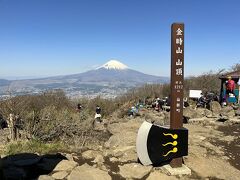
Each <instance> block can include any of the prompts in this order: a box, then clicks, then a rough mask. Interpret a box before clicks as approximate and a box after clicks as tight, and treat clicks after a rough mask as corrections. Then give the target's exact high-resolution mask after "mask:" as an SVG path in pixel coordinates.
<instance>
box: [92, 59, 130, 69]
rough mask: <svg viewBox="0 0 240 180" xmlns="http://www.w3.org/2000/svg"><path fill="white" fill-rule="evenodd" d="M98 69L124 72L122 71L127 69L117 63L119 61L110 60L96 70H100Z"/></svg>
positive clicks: (125, 66)
mask: <svg viewBox="0 0 240 180" xmlns="http://www.w3.org/2000/svg"><path fill="white" fill-rule="evenodd" d="M100 68H105V69H115V70H124V69H128V66H127V65H125V64H123V63H121V62H119V61H117V60H110V61H108V62H107V63H105V64H103V65H102V66H100V67H98V68H96V69H100Z"/></svg>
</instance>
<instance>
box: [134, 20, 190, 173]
mask: <svg viewBox="0 0 240 180" xmlns="http://www.w3.org/2000/svg"><path fill="white" fill-rule="evenodd" d="M171 31H172V38H171V44H172V45H171V46H172V47H171V51H172V52H171V53H172V54H171V97H170V98H171V109H170V128H169V126H158V125H155V124H152V123H149V122H146V121H144V122H143V123H142V125H141V127H140V128H139V130H138V135H137V141H136V148H137V154H138V158H139V160H140V162H141V163H142V164H143V165H149V164H152V165H154V166H159V165H161V164H162V163H166V162H167V163H169V162H170V165H171V167H173V168H178V167H181V166H182V157H183V156H187V155H188V130H187V129H186V128H183V121H182V120H183V81H184V25H183V24H177V23H174V24H172V29H171Z"/></svg>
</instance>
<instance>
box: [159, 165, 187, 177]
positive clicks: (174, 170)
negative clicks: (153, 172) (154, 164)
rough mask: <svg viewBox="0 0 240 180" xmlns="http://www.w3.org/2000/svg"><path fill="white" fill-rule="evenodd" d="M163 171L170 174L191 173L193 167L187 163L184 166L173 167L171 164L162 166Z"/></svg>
mask: <svg viewBox="0 0 240 180" xmlns="http://www.w3.org/2000/svg"><path fill="white" fill-rule="evenodd" d="M161 169H162V171H163V172H164V173H165V174H167V175H169V176H177V175H191V169H189V168H188V167H187V166H186V165H184V164H183V165H182V167H178V168H172V167H171V166H170V165H169V164H167V165H164V166H162V167H161Z"/></svg>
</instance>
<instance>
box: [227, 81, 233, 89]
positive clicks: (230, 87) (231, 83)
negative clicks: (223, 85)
mask: <svg viewBox="0 0 240 180" xmlns="http://www.w3.org/2000/svg"><path fill="white" fill-rule="evenodd" d="M234 89H235V82H234V80H232V79H229V80H228V82H227V90H231V91H233V90H234Z"/></svg>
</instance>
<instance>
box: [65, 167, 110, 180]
mask: <svg viewBox="0 0 240 180" xmlns="http://www.w3.org/2000/svg"><path fill="white" fill-rule="evenodd" d="M67 179H68V180H79V179H87V180H111V176H110V175H109V174H108V173H107V172H106V171H103V170H100V169H97V168H94V167H91V166H89V165H88V164H84V165H82V166H78V167H76V168H75V169H74V170H73V171H72V172H71V173H70V175H69V176H68V178H67Z"/></svg>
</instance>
